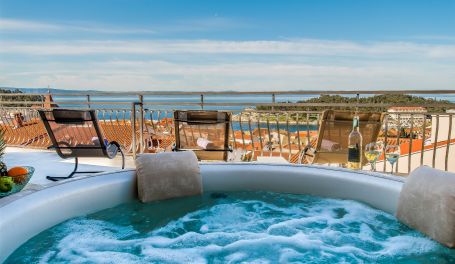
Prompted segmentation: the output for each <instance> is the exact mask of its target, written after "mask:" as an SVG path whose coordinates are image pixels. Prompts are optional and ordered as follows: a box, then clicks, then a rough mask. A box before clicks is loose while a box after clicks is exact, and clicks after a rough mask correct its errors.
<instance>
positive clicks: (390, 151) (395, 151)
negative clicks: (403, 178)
mask: <svg viewBox="0 0 455 264" xmlns="http://www.w3.org/2000/svg"><path fill="white" fill-rule="evenodd" d="M399 157H400V146H398V145H387V147H386V148H385V158H386V159H387V161H388V162H389V163H390V165H392V174H393V165H394V164H395V162H397V160H398V158H399Z"/></svg>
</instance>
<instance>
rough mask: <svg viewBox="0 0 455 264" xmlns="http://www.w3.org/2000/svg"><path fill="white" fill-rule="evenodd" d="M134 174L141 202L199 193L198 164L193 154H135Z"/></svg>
mask: <svg viewBox="0 0 455 264" xmlns="http://www.w3.org/2000/svg"><path fill="white" fill-rule="evenodd" d="M136 174H137V188H138V195H139V200H141V201H142V202H151V201H157V200H164V199H171V198H178V197H184V196H191V195H198V194H201V193H202V179H201V175H200V169H199V163H198V160H197V157H196V154H194V152H192V151H183V152H163V153H158V154H141V155H138V157H137V158H136Z"/></svg>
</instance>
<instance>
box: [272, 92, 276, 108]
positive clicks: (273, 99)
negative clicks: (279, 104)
mask: <svg viewBox="0 0 455 264" xmlns="http://www.w3.org/2000/svg"><path fill="white" fill-rule="evenodd" d="M275 103H276V102H275V94H274V93H273V94H272V104H275ZM272 111H275V106H273V105H272Z"/></svg>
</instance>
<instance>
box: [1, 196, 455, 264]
mask: <svg viewBox="0 0 455 264" xmlns="http://www.w3.org/2000/svg"><path fill="white" fill-rule="evenodd" d="M293 261H297V262H306V263H311V262H315V263H338V262H347V263H356V262H397V261H404V262H406V261H410V262H415V261H417V262H425V261H428V262H432V263H444V262H446V263H450V262H452V263H453V262H455V250H450V249H447V248H444V247H443V246H441V245H439V244H438V243H436V242H434V241H432V240H430V239H428V238H426V237H424V236H423V235H422V234H420V233H418V232H417V231H414V230H411V229H409V228H407V227H406V226H404V225H402V224H400V223H399V222H397V220H396V219H395V218H394V217H393V216H391V215H389V214H387V213H385V212H382V211H379V210H375V209H372V208H371V207H368V206H366V205H364V204H361V203H358V202H355V201H350V200H337V199H326V198H319V197H313V196H306V195H292V194H278V193H270V192H238V193H225V194H216V193H211V194H205V195H203V196H198V197H191V198H181V199H174V200H168V201H163V202H156V203H150V204H141V203H138V202H134V203H129V204H124V205H121V206H118V207H115V208H111V209H107V210H103V211H100V212H97V213H95V214H91V215H88V216H85V217H79V218H75V219H71V220H68V221H66V222H64V223H62V224H59V225H57V226H55V227H53V228H51V229H48V230H46V231H44V232H42V233H40V234H39V235H38V236H36V237H34V238H32V239H31V240H29V241H28V242H27V243H25V244H24V245H22V246H21V247H20V248H19V249H18V250H16V251H15V252H14V253H13V255H12V256H10V258H9V259H8V260H7V263H9V262H10V263H39V262H41V263H68V262H80V263H87V262H89V263H91V262H92V263H144V262H159V263H163V262H164V263H225V262H232V263H238V262H261V263H277V262H293Z"/></svg>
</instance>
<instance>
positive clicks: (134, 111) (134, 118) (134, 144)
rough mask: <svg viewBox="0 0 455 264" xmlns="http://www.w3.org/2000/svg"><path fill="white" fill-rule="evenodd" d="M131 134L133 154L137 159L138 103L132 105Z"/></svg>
mask: <svg viewBox="0 0 455 264" xmlns="http://www.w3.org/2000/svg"><path fill="white" fill-rule="evenodd" d="M131 133H132V143H131V150H132V152H133V159H136V154H137V153H136V151H137V148H136V103H135V102H133V103H131Z"/></svg>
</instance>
